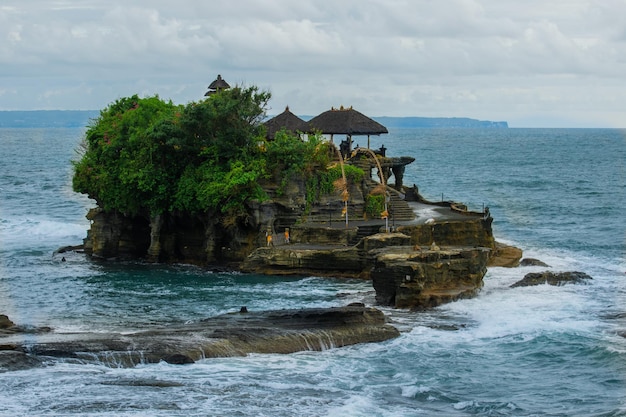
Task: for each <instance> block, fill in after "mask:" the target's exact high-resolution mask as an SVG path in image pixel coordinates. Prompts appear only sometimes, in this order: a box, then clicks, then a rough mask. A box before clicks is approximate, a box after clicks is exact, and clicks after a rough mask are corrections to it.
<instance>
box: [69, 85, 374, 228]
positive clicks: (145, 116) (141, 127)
mask: <svg viewBox="0 0 626 417" xmlns="http://www.w3.org/2000/svg"><path fill="white" fill-rule="evenodd" d="M269 98H270V94H269V93H268V92H261V91H259V90H258V89H257V88H256V87H249V88H242V87H236V88H232V89H228V90H223V91H221V92H219V93H218V94H214V95H212V96H210V97H209V98H207V99H205V100H202V101H199V102H191V103H189V104H186V105H175V104H173V103H172V102H171V101H164V100H161V99H160V98H159V97H158V96H153V97H147V98H139V97H138V96H137V95H134V96H132V97H127V98H121V99H119V100H117V101H115V102H114V103H112V104H110V105H109V106H108V107H107V108H105V109H104V110H102V111H101V112H100V116H99V117H98V118H97V119H95V120H93V122H92V123H91V124H90V125H89V126H88V129H87V132H86V135H85V140H84V143H83V145H82V153H81V155H80V158H79V160H77V161H75V162H74V177H73V188H74V190H75V191H77V192H81V193H85V194H88V195H89V196H90V197H91V198H94V199H95V200H96V202H97V203H98V205H99V206H100V207H102V208H103V209H105V210H106V211H111V210H117V211H120V212H123V213H127V214H131V215H140V214H141V215H146V216H152V215H155V214H159V213H163V212H168V211H185V212H204V211H209V210H211V211H218V212H222V213H229V214H231V215H233V214H234V215H236V214H237V213H241V211H242V210H243V209H244V204H245V202H246V201H248V200H250V199H257V200H262V199H264V198H266V196H265V194H264V192H263V189H262V188H261V186H260V185H259V182H260V181H261V180H262V179H266V178H271V179H273V180H278V182H279V184H282V185H283V186H284V185H285V184H286V183H287V181H289V180H290V179H292V178H294V177H297V176H300V177H301V178H304V179H305V180H307V183H311V184H314V187H315V190H316V191H315V194H318V193H319V191H323V192H325V193H327V192H330V191H329V187H332V182H333V181H334V180H336V179H337V178H339V177H341V171H340V170H338V167H333V168H331V169H330V170H328V171H327V170H326V167H327V166H328V164H329V161H330V159H331V155H332V152H331V151H332V150H331V148H330V147H329V144H328V143H327V142H325V141H324V140H322V138H321V137H320V136H309V139H308V140H306V141H305V140H302V139H300V138H299V137H298V136H295V135H293V134H291V133H288V132H285V131H282V132H279V133H278V134H276V136H275V139H274V140H273V141H266V140H265V130H264V127H263V125H262V124H261V121H262V119H263V117H264V116H265V109H266V105H267V101H268V100H269ZM346 168H347V172H349V173H350V174H349V175H351V178H352V179H353V180H356V179H358V178H362V174H363V173H362V171H361V172H360V173H359V172H356V171H354V170H355V168H353V167H346ZM358 171H360V170H358ZM308 179H312V181H308ZM358 181H360V179H358Z"/></svg>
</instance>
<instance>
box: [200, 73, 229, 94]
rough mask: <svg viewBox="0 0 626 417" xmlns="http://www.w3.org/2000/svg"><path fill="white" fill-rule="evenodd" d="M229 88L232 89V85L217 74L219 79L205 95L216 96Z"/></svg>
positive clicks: (210, 86)
mask: <svg viewBox="0 0 626 417" xmlns="http://www.w3.org/2000/svg"><path fill="white" fill-rule="evenodd" d="M227 88H230V85H228V83H227V82H226V81H224V79H223V78H222V76H221V75H220V74H217V79H216V80H215V81H213V82H212V83H211V84H210V85H209V91H207V92H206V93H205V94H204V95H205V96H210V95H211V94H215V93H217V92H218V91H221V90H226V89H227Z"/></svg>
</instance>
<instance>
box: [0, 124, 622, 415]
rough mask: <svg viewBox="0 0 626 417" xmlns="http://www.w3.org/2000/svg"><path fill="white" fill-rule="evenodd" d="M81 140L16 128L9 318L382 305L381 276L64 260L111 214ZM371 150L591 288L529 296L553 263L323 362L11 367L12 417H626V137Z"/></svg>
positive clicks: (404, 135) (64, 327) (501, 136)
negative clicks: (101, 207)
mask: <svg viewBox="0 0 626 417" xmlns="http://www.w3.org/2000/svg"><path fill="white" fill-rule="evenodd" d="M81 135H82V130H81V129H0V313H3V314H7V315H8V316H9V317H10V318H11V319H12V320H13V321H15V322H16V323H18V324H20V325H32V326H50V327H52V328H54V329H55V331H58V332H69V331H72V332H75V331H79V332H80V331H132V330H135V329H142V328H146V327H148V326H151V325H157V324H163V323H180V322H187V321H195V320H199V319H202V318H206V317H210V316H212V315H215V314H221V313H225V312H230V311H236V310H238V309H239V307H240V306H242V305H246V306H248V308H249V309H252V310H265V309H281V308H298V307H311V306H335V305H343V304H346V303H349V302H352V301H364V302H366V303H373V290H372V287H371V285H370V283H368V282H364V281H354V280H343V279H329V278H319V277H305V278H281V277H265V276H256V275H245V274H235V273H223V272H221V273H216V272H210V271H207V270H204V269H201V268H197V267H189V266H185V265H176V266H163V265H144V264H141V263H123V264H114V263H98V262H93V261H90V260H88V259H85V258H84V257H83V256H81V255H67V256H66V258H67V262H61V260H60V257H59V256H54V255H53V252H54V250H55V249H57V248H58V247H60V246H64V245H72V244H77V243H80V242H81V240H82V238H83V237H84V236H85V233H86V230H87V228H88V226H89V224H88V221H87V220H86V219H85V214H86V212H87V210H88V208H90V207H92V206H93V202H91V201H90V200H88V199H87V198H86V197H84V196H81V195H77V194H74V193H73V192H72V191H71V187H70V182H71V164H70V160H71V159H72V158H74V156H75V154H74V149H75V148H76V146H77V144H78V143H79V141H80V139H81ZM359 139H360V138H359ZM357 142H362V143H361V145H364V144H365V142H366V139H365V138H363V139H361V140H357ZM371 142H372V147H378V146H380V145H381V144H383V143H384V144H385V146H386V147H387V148H388V154H389V155H393V156H400V155H408V156H413V157H415V158H416V161H415V162H414V163H413V164H411V165H409V166H408V167H407V171H406V173H405V178H404V182H405V184H411V183H415V184H417V185H418V186H419V188H420V191H421V193H422V194H423V195H424V196H426V197H427V198H429V199H431V200H439V199H441V198H443V199H446V200H449V199H451V200H456V201H461V202H464V203H466V204H468V205H469V207H470V209H472V208H474V209H482V207H483V205H484V206H488V207H489V208H490V210H491V213H492V215H493V217H494V219H495V220H494V224H493V227H494V233H495V235H496V237H497V239H498V240H500V241H503V242H506V243H510V244H514V245H516V246H518V247H520V248H522V249H523V250H524V252H525V253H524V256H525V257H533V258H538V259H541V260H543V261H544V262H546V263H548V264H549V265H551V266H552V268H551V269H552V270H554V271H572V270H576V271H582V272H586V273H588V274H589V275H591V276H592V277H593V278H594V279H593V281H592V282H591V283H590V284H589V285H569V286H563V287H551V286H547V285H542V286H538V287H527V288H515V289H511V288H509V285H510V284H512V283H514V282H516V281H517V280H519V279H521V278H522V277H523V276H524V275H525V274H526V273H528V272H537V271H542V270H544V269H545V268H539V267H525V268H515V269H505V268H491V269H490V270H489V272H488V274H487V276H486V277H485V287H484V288H483V290H482V292H481V293H480V295H479V296H478V297H476V298H474V299H471V300H463V301H459V302H455V303H451V304H448V305H445V306H441V307H439V308H436V309H433V310H430V311H427V312H421V313H412V312H407V311H402V310H393V309H384V311H385V312H386V313H387V314H388V315H389V316H390V317H391V319H392V320H393V323H394V324H395V325H397V326H398V327H399V328H400V329H401V331H402V335H401V336H400V337H399V338H397V339H395V340H391V341H388V342H385V343H378V344H366V345H358V346H352V347H348V348H342V349H329V350H326V351H323V352H301V353H296V354H292V355H251V356H248V357H244V358H224V359H209V360H204V361H200V362H198V363H196V364H193V365H190V366H182V367H181V366H175V365H169V364H165V363H161V364H152V365H141V366H138V367H136V368H131V369H124V368H111V367H107V366H104V365H101V364H98V363H91V364H77V363H71V362H68V361H60V360H53V359H50V361H49V363H48V365H47V366H45V367H42V368H37V369H32V370H27V371H19V372H6V373H0V415H1V416H35V415H41V416H206V415H208V416H295V415H298V416H422V415H423V416H431V415H444V416H463V415H491V416H574V415H575V416H578V415H585V416H587V415H594V416H626V338H624V337H622V336H620V333H623V332H626V261H625V256H626V250H625V248H626V221H625V220H626V216H625V215H624V207H625V206H626V168H625V164H626V162H625V161H626V131H623V130H610V129H493V130H487V129H404V130H395V131H391V132H390V134H389V135H385V136H382V137H376V138H372V139H371ZM442 195H443V196H442ZM453 328H457V329H458V330H451V329H453ZM34 337H35V338H36V336H34Z"/></svg>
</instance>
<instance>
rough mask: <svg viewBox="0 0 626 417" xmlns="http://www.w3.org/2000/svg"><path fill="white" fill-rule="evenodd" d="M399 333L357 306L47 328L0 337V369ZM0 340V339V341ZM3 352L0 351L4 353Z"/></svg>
mask: <svg viewBox="0 0 626 417" xmlns="http://www.w3.org/2000/svg"><path fill="white" fill-rule="evenodd" d="M397 336H399V332H398V330H397V329H396V328H395V327H393V326H391V325H389V324H387V323H386V318H385V316H384V314H383V313H382V312H381V311H380V310H377V309H374V308H371V307H366V306H364V305H363V304H351V305H348V306H345V307H335V308H313V309H302V310H277V311H267V312H240V313H233V314H226V315H222V316H217V317H213V318H209V319H206V320H202V321H199V322H196V323H191V324H184V325H179V326H170V327H167V328H156V329H152V330H146V331H141V332H136V333H130V334H117V333H115V334H102V333H93V334H89V333H80V334H59V333H54V332H52V333H49V334H45V335H40V336H39V337H37V341H36V342H35V343H33V341H32V338H30V339H21V338H20V337H19V335H13V336H11V337H5V340H4V342H6V343H4V344H3V345H2V346H3V349H0V350H3V351H4V353H3V354H2V355H0V371H2V370H5V371H6V370H8V369H17V368H19V367H28V366H36V365H37V364H38V363H39V362H40V359H39V358H41V357H58V358H65V359H69V360H75V361H82V362H93V361H97V362H101V363H105V364H108V365H111V366H135V365H137V364H139V363H154V362H159V361H166V362H170V363H174V364H186V363H192V362H194V361H196V360H199V359H204V358H213V357H228V356H244V355H247V354H249V353H293V352H298V351H304V350H313V351H319V350H324V349H329V348H338V347H343V346H348V345H353V344H357V343H370V342H381V341H384V340H388V339H391V338H395V337H397ZM2 342H3V340H2V339H0V343H2ZM7 352H8V353H7Z"/></svg>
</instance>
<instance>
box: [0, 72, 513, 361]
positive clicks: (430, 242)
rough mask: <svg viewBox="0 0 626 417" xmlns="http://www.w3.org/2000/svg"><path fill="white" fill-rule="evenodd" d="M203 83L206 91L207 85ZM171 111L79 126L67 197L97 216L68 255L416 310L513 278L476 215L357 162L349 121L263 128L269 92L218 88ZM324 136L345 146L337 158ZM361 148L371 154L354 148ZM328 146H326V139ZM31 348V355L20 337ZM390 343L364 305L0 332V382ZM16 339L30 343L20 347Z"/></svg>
mask: <svg viewBox="0 0 626 417" xmlns="http://www.w3.org/2000/svg"><path fill="white" fill-rule="evenodd" d="M214 84H215V85H214ZM214 84H212V85H211V88H210V90H209V92H208V93H207V98H206V99H205V100H202V101H200V102H193V103H189V104H187V105H184V106H182V105H174V104H173V103H171V102H165V101H163V100H161V99H160V98H158V97H156V96H155V97H148V98H139V97H137V96H132V97H128V98H122V99H119V100H117V101H116V102H115V103H113V104H111V105H110V106H109V107H107V108H106V109H104V110H103V111H101V112H100V116H99V117H98V118H97V119H95V120H94V121H93V122H92V123H91V125H90V126H89V127H88V129H87V132H86V135H85V140H84V142H83V144H82V146H81V148H80V150H79V151H80V158H79V160H77V161H75V162H74V177H73V187H74V190H75V191H77V192H80V193H84V194H87V195H89V197H91V198H93V199H94V200H95V201H96V205H97V206H96V207H95V208H93V209H91V210H90V211H89V212H88V213H87V218H88V219H89V220H90V223H91V225H90V228H89V230H88V232H87V237H86V238H85V239H84V243H83V245H80V246H77V247H68V248H62V249H61V250H60V251H61V252H63V251H66V250H80V251H84V253H86V254H87V255H88V256H90V257H93V258H99V259H105V260H111V261H114V260H120V259H137V260H143V261H147V262H165V263H189V264H196V265H203V266H213V267H215V266H219V267H220V268H232V269H236V270H240V271H244V272H250V273H257V274H270V275H302V276H305V275H314V276H333V277H349V278H360V279H367V280H371V282H372V285H373V288H374V290H375V292H376V296H375V299H376V302H377V303H378V304H379V305H384V306H392V307H396V308H403V309H423V308H429V307H433V306H437V305H440V304H442V303H446V302H450V301H454V300H457V299H460V298H466V297H472V296H474V295H475V294H477V292H478V291H479V290H480V288H481V287H482V285H483V281H482V280H483V277H484V275H485V273H486V268H487V266H488V265H490V264H493V265H506V266H515V265H517V264H518V263H519V259H520V258H521V251H518V250H515V249H514V248H507V247H504V246H502V245H500V244H497V243H496V242H495V240H494V237H493V233H492V228H491V225H492V221H493V219H492V217H491V215H490V213H489V210H488V209H485V210H484V211H483V212H472V211H468V210H467V208H466V207H465V206H464V205H462V204H459V203H455V202H452V201H447V202H445V201H442V202H437V203H435V202H430V201H427V200H425V199H424V198H423V197H422V196H421V195H420V193H419V190H418V188H417V186H416V185H410V186H407V185H405V184H404V183H403V175H404V170H405V167H406V166H407V165H408V164H411V163H413V162H414V158H413V157H410V156H389V155H387V149H385V148H384V146H383V147H381V148H380V149H370V148H369V136H370V135H379V134H384V133H387V129H386V128H385V127H384V126H383V125H381V124H379V123H378V122H376V121H374V120H372V119H370V118H368V117H366V116H365V115H363V114H361V113H359V112H357V111H356V110H354V109H353V108H343V107H342V108H339V109H334V108H333V109H331V110H329V111H327V112H324V113H322V114H320V115H319V116H317V117H315V118H313V119H311V120H310V121H308V122H304V121H303V120H302V119H300V118H298V117H297V116H295V115H293V113H291V112H290V111H289V109H288V108H286V109H285V112H283V113H282V114H280V115H278V116H276V117H274V118H273V119H271V120H264V114H265V108H266V104H267V101H268V99H269V93H267V92H262V91H259V90H258V89H257V88H256V87H249V88H244V87H236V88H230V86H228V84H227V83H225V81H224V80H223V79H221V77H218V80H216V82H215V83H214ZM334 135H342V136H343V135H345V140H341V142H340V143H339V144H338V146H337V145H335V144H334V142H333V136H334ZM354 135H367V136H368V141H367V144H368V146H367V147H364V148H362V147H356V148H353V146H352V136H354ZM328 136H330V138H328ZM32 333H36V334H37V343H36V344H32V343H30V342H29V340H30V338H29V337H28V335H29V334H32ZM398 334H399V333H398V330H397V329H396V328H395V327H393V326H391V325H390V324H389V323H388V322H387V318H386V317H385V316H384V314H383V313H382V312H381V311H380V310H377V309H375V308H373V307H367V306H365V305H363V304H353V305H349V306H345V307H337V308H329V309H307V310H293V311H291V310H290V311H286V310H281V311H274V312H248V311H247V309H246V308H245V307H242V309H241V311H240V312H238V313H233V314H229V315H224V316H219V317H213V318H207V319H202V320H199V321H198V322H196V323H187V324H181V325H179V326H170V327H168V328H155V329H151V330H145V331H137V332H132V333H129V334H124V335H120V334H106V335H103V334H94V335H89V334H77V335H74V334H58V333H56V332H54V331H53V330H52V329H23V328H21V327H20V326H17V325H15V324H14V323H12V322H11V321H10V320H9V319H8V317H6V316H4V320H3V321H1V322H0V336H2V339H0V341H1V342H2V344H1V345H0V371H1V370H3V369H4V370H7V369H19V368H20V367H22V366H23V367H31V366H37V365H38V364H39V359H38V358H39V357H42V356H48V357H50V356H53V357H54V356H57V357H62V358H68V359H71V360H80V361H89V360H98V361H100V362H102V361H107V360H108V361H113V362H114V363H111V365H113V366H120V365H121V366H133V365H135V364H137V363H145V362H158V361H161V360H163V361H166V362H170V363H179V364H184V363H191V362H193V361H196V360H198V359H202V358H207V357H216V356H233V355H245V354H247V353H252V352H256V353H290V352H295V351H298V350H321V349H326V348H329V347H340V346H346V345H350V344H355V343H366V342H379V341H383V340H387V339H390V338H393V337H396V336H398ZM25 335H26V336H25Z"/></svg>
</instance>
